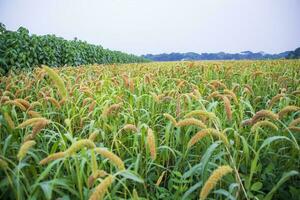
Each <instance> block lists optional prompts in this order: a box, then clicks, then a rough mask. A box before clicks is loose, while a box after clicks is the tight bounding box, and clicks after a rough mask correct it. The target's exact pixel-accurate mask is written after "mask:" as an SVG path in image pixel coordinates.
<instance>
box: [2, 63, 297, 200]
mask: <svg viewBox="0 0 300 200" xmlns="http://www.w3.org/2000/svg"><path fill="white" fill-rule="evenodd" d="M0 98H1V100H0V105H1V107H0V109H1V110H0V111H1V113H0V123H1V127H0V195H1V196H0V199H9V200H10V199H16V200H23V199H32V200H35V199H36V200H40V199H56V200H68V199H70V200H71V199H72V200H75V199H81V200H84V199H91V200H96V199H97V200H98V199H106V200H116V199H133V200H138V199H141V200H143V199H149V200H151V199H170V200H177V199H200V200H204V199H211V200H212V199H218V200H220V199H222V200H223V199H224V200H225V199H228V200H239V199H242V200H243V199H248V200H250V199H251V200H252V199H253V200H271V199H275V200H276V199H289V200H299V198H300V175H299V171H300V147H299V142H300V61H299V60H271V61H211V62H208V61H207V62H205V61H203V62H160V63H154V62H150V63H140V64H111V65H82V66H78V67H67V66H66V67H62V68H50V67H47V66H41V67H38V68H35V69H34V70H27V71H21V72H13V71H10V72H9V73H8V74H7V75H6V76H2V77H1V78H0Z"/></svg>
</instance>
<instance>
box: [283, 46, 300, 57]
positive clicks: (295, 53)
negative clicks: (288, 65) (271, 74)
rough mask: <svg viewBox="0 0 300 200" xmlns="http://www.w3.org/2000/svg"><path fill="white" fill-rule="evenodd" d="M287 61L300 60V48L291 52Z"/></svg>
mask: <svg viewBox="0 0 300 200" xmlns="http://www.w3.org/2000/svg"><path fill="white" fill-rule="evenodd" d="M286 58H287V59H300V47H299V48H297V49H295V51H291V52H290V53H289V54H288V55H287V57H286Z"/></svg>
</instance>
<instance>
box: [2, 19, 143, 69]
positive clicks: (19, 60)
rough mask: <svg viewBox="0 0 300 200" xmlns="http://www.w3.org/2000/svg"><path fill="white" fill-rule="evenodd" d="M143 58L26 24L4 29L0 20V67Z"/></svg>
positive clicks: (97, 62)
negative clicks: (31, 28) (32, 29)
mask: <svg viewBox="0 0 300 200" xmlns="http://www.w3.org/2000/svg"><path fill="white" fill-rule="evenodd" d="M146 61H148V60H147V59H145V58H142V57H138V56H135V55H131V54H126V53H123V52H120V51H112V50H109V49H104V48H103V47H102V46H100V45H93V44H88V43H87V42H85V41H81V40H78V39H77V38H75V39H74V40H71V41H70V40H65V39H63V38H61V37H56V36H55V35H44V36H37V35H34V34H33V35H30V34H29V31H28V30H27V29H26V28H23V27H20V28H19V29H18V30H17V31H9V30H6V28H5V25H4V24H2V23H0V69H1V70H2V71H4V72H7V71H8V70H9V69H10V68H20V69H21V68H32V67H35V66H40V65H42V64H44V65H48V66H63V65H69V66H78V65H84V64H110V63H134V62H146Z"/></svg>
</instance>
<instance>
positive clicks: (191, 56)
mask: <svg viewBox="0 0 300 200" xmlns="http://www.w3.org/2000/svg"><path fill="white" fill-rule="evenodd" d="M289 53H290V51H286V52H282V53H278V54H269V53H264V52H256V53H253V52H251V51H243V52H241V53H224V52H219V53H201V54H198V53H194V52H189V53H170V54H166V53H163V54H156V55H153V54H146V55H143V57H144V58H147V59H150V60H153V61H179V60H264V59H282V58H285V57H286V56H287V55H288V54H289Z"/></svg>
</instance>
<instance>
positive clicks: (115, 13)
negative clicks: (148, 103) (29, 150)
mask: <svg viewBox="0 0 300 200" xmlns="http://www.w3.org/2000/svg"><path fill="white" fill-rule="evenodd" d="M0 22H2V23H4V24H5V25H6V27H7V29H10V30H16V29H17V28H18V27H19V26H24V27H26V28H28V29H29V31H30V32H31V33H34V34H39V35H44V34H49V33H51V34H56V35H57V36H61V37H64V38H66V39H73V38H74V37H77V38H79V39H81V40H85V41H87V42H89V43H93V44H100V45H102V46H103V47H105V48H110V49H114V50H121V51H124V52H128V53H134V54H137V55H140V54H146V53H164V52H166V53H170V52H191V51H193V52H197V53H202V52H220V51H225V52H240V51H244V50H251V51H265V52H270V53H278V52H282V51H286V50H294V49H295V48H297V47H299V46H300V0H47V1H46V0H0Z"/></svg>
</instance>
